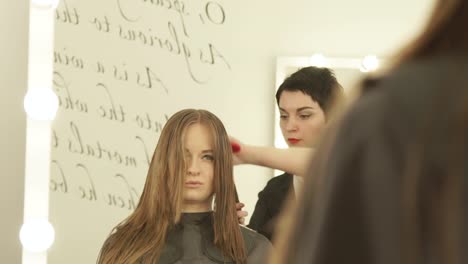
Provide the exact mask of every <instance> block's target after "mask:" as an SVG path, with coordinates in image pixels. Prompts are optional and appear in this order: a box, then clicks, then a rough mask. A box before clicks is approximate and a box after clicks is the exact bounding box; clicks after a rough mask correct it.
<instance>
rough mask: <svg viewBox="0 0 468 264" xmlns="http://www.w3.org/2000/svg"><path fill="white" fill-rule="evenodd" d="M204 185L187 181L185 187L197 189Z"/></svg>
mask: <svg viewBox="0 0 468 264" xmlns="http://www.w3.org/2000/svg"><path fill="white" fill-rule="evenodd" d="M202 185H203V184H202V183H201V182H199V181H187V182H185V186H187V187H189V188H196V187H200V186H202Z"/></svg>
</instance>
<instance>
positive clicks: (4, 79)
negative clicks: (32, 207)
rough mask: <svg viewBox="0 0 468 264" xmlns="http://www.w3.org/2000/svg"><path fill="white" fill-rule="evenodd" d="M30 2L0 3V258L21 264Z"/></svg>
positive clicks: (13, 263) (6, 261)
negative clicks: (20, 232)
mask: <svg viewBox="0 0 468 264" xmlns="http://www.w3.org/2000/svg"><path fill="white" fill-rule="evenodd" d="M28 15H29V1H26V0H17V1H2V2H1V3H0V19H1V23H0V32H1V34H0V43H1V44H0V47H1V50H0V72H1V74H0V113H2V117H1V119H0V120H1V122H0V124H1V128H0V146H1V147H0V168H1V171H2V172H1V174H0V212H1V221H0V222H1V224H0V234H1V235H0V260H1V262H2V263H12V264H16V263H21V256H22V251H21V244H20V242H19V229H20V227H21V224H22V222H23V190H24V152H25V138H26V136H25V133H26V116H25V114H24V111H23V96H24V94H25V93H26V87H27V52H28V41H27V40H28V21H29V20H28Z"/></svg>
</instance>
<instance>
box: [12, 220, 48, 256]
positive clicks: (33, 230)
mask: <svg viewBox="0 0 468 264" xmlns="http://www.w3.org/2000/svg"><path fill="white" fill-rule="evenodd" d="M54 240H55V231H54V227H53V226H52V225H51V224H50V223H49V222H48V221H47V220H46V219H29V220H27V221H26V222H25V223H24V224H23V226H22V227H21V230H20V241H21V244H22V245H23V247H24V248H25V249H26V250H28V251H31V252H43V251H46V250H47V249H49V247H50V246H51V245H52V244H53V243H54Z"/></svg>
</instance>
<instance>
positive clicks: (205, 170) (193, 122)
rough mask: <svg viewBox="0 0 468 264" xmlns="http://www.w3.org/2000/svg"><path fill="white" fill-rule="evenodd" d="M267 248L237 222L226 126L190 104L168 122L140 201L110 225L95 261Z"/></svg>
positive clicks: (259, 258) (247, 253) (210, 255)
mask: <svg viewBox="0 0 468 264" xmlns="http://www.w3.org/2000/svg"><path fill="white" fill-rule="evenodd" d="M213 204H214V205H213ZM212 207H214V208H212ZM213 209H214V210H213ZM270 247H271V244H270V242H269V241H268V240H267V239H266V238H265V237H263V236H261V235H259V234H257V233H255V232H253V231H251V230H249V229H246V228H244V227H241V226H239V223H238V217H237V214H236V190H235V186H234V179H233V164H232V154H231V145H230V142H229V138H228V136H227V134H226V130H225V128H224V126H223V124H222V123H221V121H220V120H219V119H218V118H217V117H216V116H215V115H214V114H212V113H210V112H208V111H206V110H194V109H186V110H182V111H179V112H177V113H176V114H174V115H173V116H172V117H171V118H170V119H169V120H168V121H167V123H166V125H165V126H164V128H163V130H162V132H161V136H160V138H159V141H158V144H157V146H156V150H155V152H154V155H153V158H152V161H151V164H150V167H149V170H148V175H147V178H146V183H145V186H144V189H143V193H142V195H141V197H140V201H139V203H138V206H137V208H136V209H135V211H134V212H133V213H132V214H131V215H130V216H129V217H128V218H127V219H125V220H124V221H123V222H121V223H120V224H118V225H117V226H116V227H115V228H114V229H113V232H112V233H111V235H110V236H109V237H108V238H107V240H106V241H105V243H104V245H103V247H102V249H101V252H100V255H99V259H98V261H97V262H98V263H99V264H133V263H141V264H150V263H151V264H152V263H160V264H168V263H241V264H245V263H262V262H263V259H264V258H265V254H266V253H267V252H268V251H269V248H270Z"/></svg>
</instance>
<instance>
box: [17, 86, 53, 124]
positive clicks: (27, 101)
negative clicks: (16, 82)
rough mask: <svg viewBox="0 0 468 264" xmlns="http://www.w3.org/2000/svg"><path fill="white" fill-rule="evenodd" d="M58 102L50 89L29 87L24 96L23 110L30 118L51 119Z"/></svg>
mask: <svg viewBox="0 0 468 264" xmlns="http://www.w3.org/2000/svg"><path fill="white" fill-rule="evenodd" d="M58 106H59V102H58V97H57V95H56V94H55V93H54V92H53V91H52V90H51V89H30V90H29V91H28V92H27V94H26V96H25V97H24V110H25V111H26V113H27V114H28V116H29V117H30V118H31V119H35V120H44V121H52V120H54V118H55V115H56V114H57V110H58Z"/></svg>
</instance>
